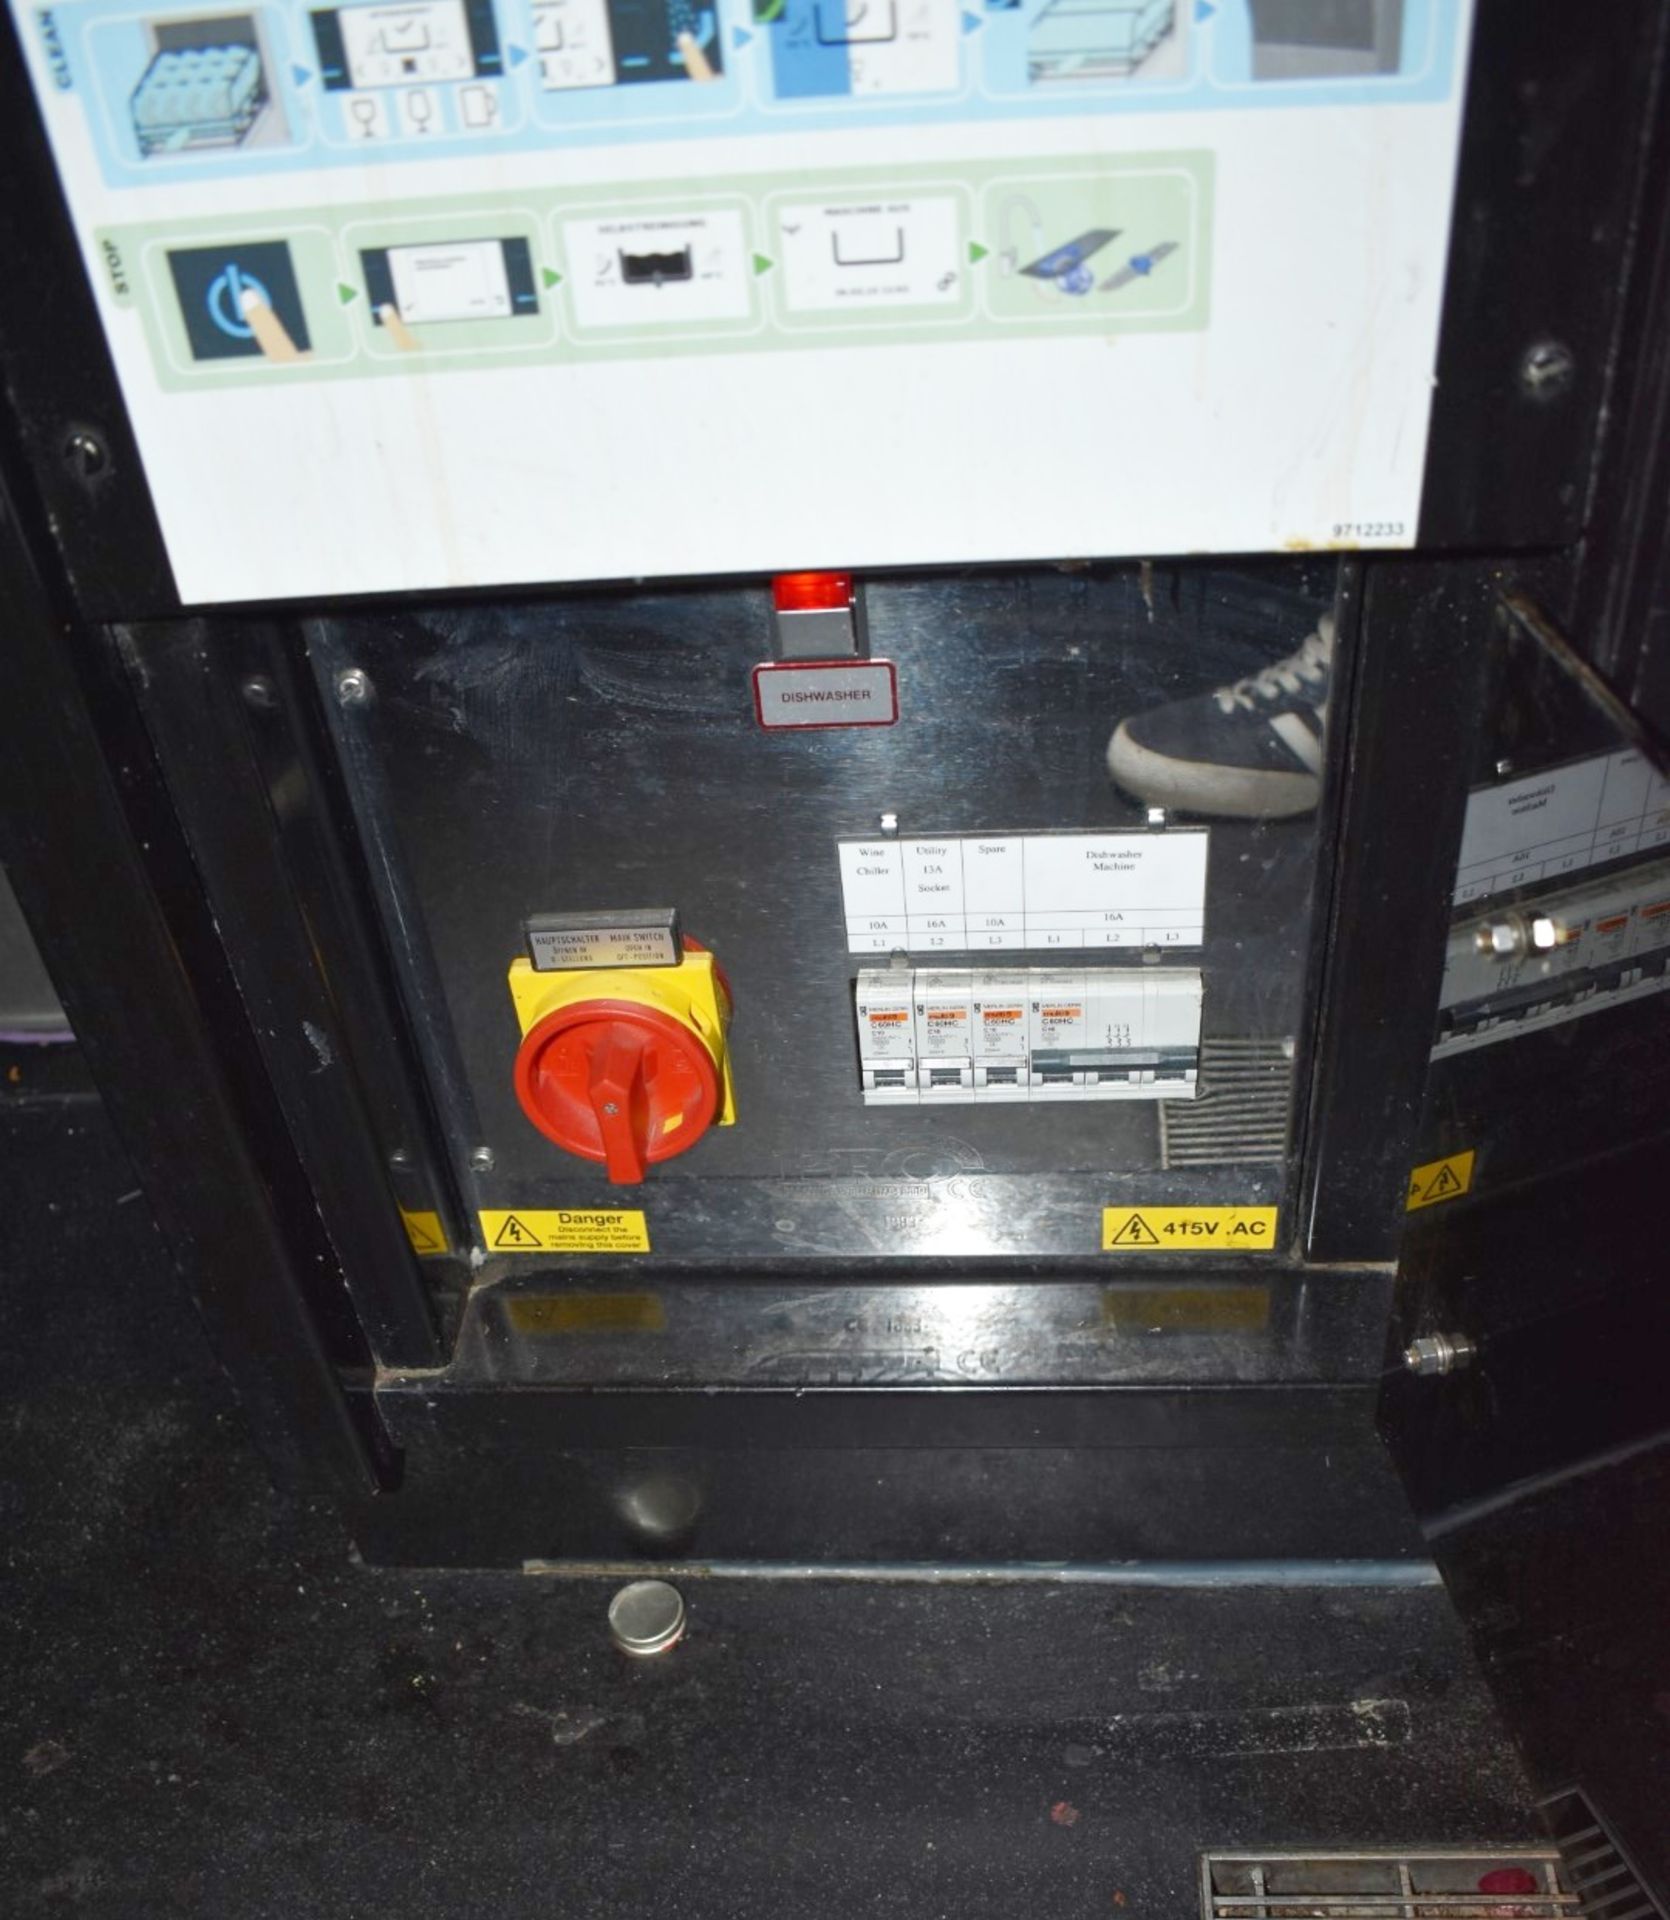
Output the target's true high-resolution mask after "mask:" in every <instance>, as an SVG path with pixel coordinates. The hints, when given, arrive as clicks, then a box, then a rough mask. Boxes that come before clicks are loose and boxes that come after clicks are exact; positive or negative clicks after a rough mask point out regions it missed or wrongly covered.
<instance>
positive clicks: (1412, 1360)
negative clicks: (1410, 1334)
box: [1403, 1333, 1479, 1377]
mask: <svg viewBox="0 0 1670 1920" xmlns="http://www.w3.org/2000/svg"><path fill="white" fill-rule="evenodd" d="M1478 1357H1479V1350H1478V1348H1477V1347H1476V1346H1475V1345H1474V1344H1473V1342H1472V1340H1470V1339H1469V1338H1468V1336H1467V1335H1466V1334H1464V1333H1423V1334H1422V1335H1421V1336H1420V1338H1419V1339H1418V1340H1411V1341H1410V1343H1409V1345H1408V1346H1407V1347H1405V1348H1404V1350H1403V1364H1404V1365H1405V1366H1406V1367H1407V1368H1408V1369H1409V1371H1410V1372H1411V1373H1413V1374H1418V1375H1421V1376H1423V1377H1425V1376H1427V1375H1429V1374H1444V1373H1460V1372H1461V1371H1462V1370H1463V1369H1464V1368H1467V1367H1470V1366H1471V1365H1472V1364H1473V1362H1474V1361H1475V1360H1477V1359H1478Z"/></svg>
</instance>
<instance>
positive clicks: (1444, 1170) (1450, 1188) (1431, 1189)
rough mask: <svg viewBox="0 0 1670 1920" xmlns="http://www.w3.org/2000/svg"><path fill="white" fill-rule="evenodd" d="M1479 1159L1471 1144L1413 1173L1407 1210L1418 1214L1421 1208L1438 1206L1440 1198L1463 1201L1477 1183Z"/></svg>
mask: <svg viewBox="0 0 1670 1920" xmlns="http://www.w3.org/2000/svg"><path fill="white" fill-rule="evenodd" d="M1476 1158H1477V1155H1476V1154H1475V1153H1474V1151H1473V1149H1472V1148H1471V1147H1469V1148H1468V1149H1467V1151H1466V1152H1465V1153H1452V1154H1448V1155H1446V1157H1445V1158H1444V1159H1442V1160H1429V1161H1428V1162H1427V1163H1426V1165H1425V1166H1424V1167H1417V1168H1416V1169H1415V1171H1414V1172H1413V1173H1412V1174H1410V1176H1409V1198H1408V1199H1407V1200H1406V1201H1405V1202H1404V1211H1405V1212H1406V1213H1414V1212H1415V1211H1416V1210H1417V1209H1419V1208H1421V1207H1435V1206H1437V1204H1438V1202H1439V1201H1440V1200H1459V1199H1460V1198H1461V1196H1462V1195H1463V1194H1464V1193H1465V1192H1466V1191H1467V1189H1468V1188H1469V1187H1470V1186H1472V1184H1473V1162H1474V1160H1475V1159H1476Z"/></svg>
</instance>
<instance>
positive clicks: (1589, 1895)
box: [1543, 1787, 1665, 1920]
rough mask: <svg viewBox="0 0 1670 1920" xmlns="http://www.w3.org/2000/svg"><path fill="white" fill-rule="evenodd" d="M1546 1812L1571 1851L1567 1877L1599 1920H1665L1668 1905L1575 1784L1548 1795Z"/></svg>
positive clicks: (1583, 1905) (1562, 1849)
mask: <svg viewBox="0 0 1670 1920" xmlns="http://www.w3.org/2000/svg"><path fill="white" fill-rule="evenodd" d="M1543 1812H1544V1814H1545V1815H1546V1816H1547V1819H1548V1826H1549V1831H1550V1832H1551V1833H1552V1834H1553V1835H1554V1838H1555V1839H1556V1840H1557V1841H1558V1842H1559V1843H1560V1852H1561V1853H1562V1854H1563V1855H1564V1856H1565V1863H1566V1880H1567V1883H1568V1884H1569V1885H1570V1887H1571V1889H1572V1891H1573V1892H1574V1893H1575V1894H1576V1895H1577V1898H1578V1902H1579V1909H1578V1910H1579V1911H1580V1912H1581V1913H1582V1914H1584V1915H1585V1916H1589V1915H1592V1916H1593V1920H1665V1916H1664V1909H1663V1908H1662V1907H1661V1906H1660V1905H1659V1904H1658V1902H1657V1901H1656V1900H1655V1899H1654V1898H1653V1897H1652V1895H1651V1894H1650V1893H1648V1891H1647V1889H1646V1888H1645V1887H1644V1886H1643V1885H1642V1884H1641V1880H1640V1878H1639V1876H1638V1875H1637V1873H1636V1871H1635V1869H1634V1867H1633V1866H1631V1865H1630V1861H1629V1856H1628V1855H1627V1854H1626V1853H1625V1852H1624V1850H1623V1848H1622V1847H1620V1846H1619V1845H1618V1843H1617V1841H1616V1840H1615V1839H1614V1838H1613V1837H1612V1829H1611V1828H1610V1827H1609V1826H1608V1825H1607V1824H1606V1822H1605V1821H1604V1820H1603V1819H1602V1818H1601V1816H1600V1815H1599V1814H1598V1813H1597V1812H1596V1811H1595V1808H1594V1806H1593V1804H1592V1803H1591V1802H1590V1801H1589V1800H1588V1798H1587V1797H1586V1796H1585V1795H1584V1794H1582V1793H1580V1792H1579V1791H1578V1790H1577V1789H1576V1788H1575V1787H1573V1788H1569V1789H1568V1790H1567V1791H1566V1792H1564V1793H1558V1794H1556V1795H1555V1796H1554V1798H1553V1799H1552V1800H1545V1801H1544V1802H1543Z"/></svg>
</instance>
